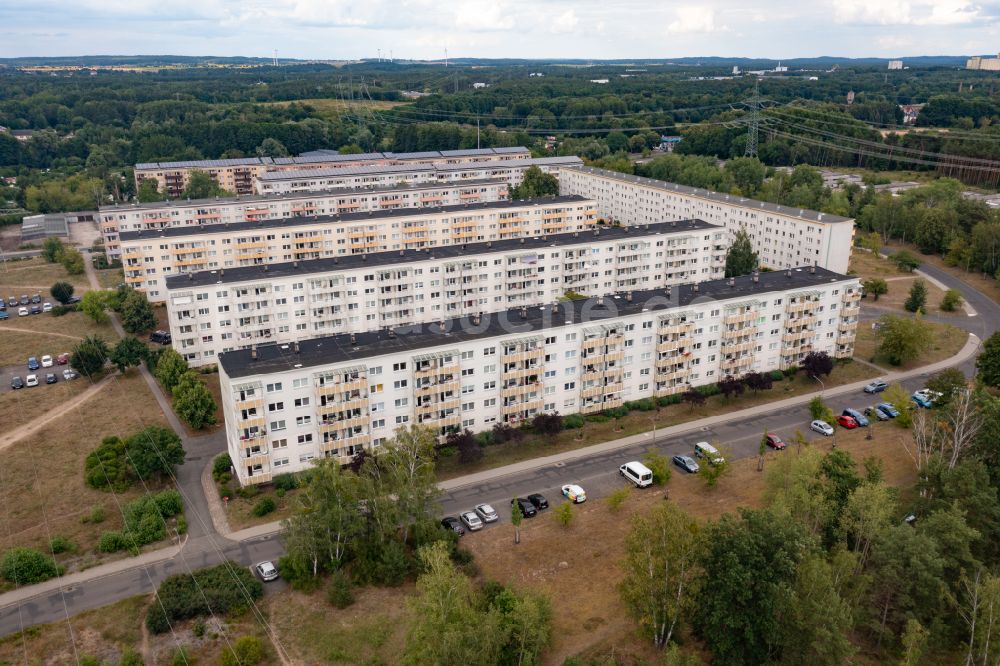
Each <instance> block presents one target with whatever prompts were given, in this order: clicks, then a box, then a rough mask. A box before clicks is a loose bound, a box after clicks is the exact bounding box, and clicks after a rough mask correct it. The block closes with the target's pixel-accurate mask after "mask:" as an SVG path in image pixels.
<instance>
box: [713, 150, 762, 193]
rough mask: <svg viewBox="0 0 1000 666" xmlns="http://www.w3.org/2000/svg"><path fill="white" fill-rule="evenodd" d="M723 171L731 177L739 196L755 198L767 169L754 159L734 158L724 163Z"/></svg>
mask: <svg viewBox="0 0 1000 666" xmlns="http://www.w3.org/2000/svg"><path fill="white" fill-rule="evenodd" d="M723 169H725V171H726V173H728V174H729V175H730V176H732V178H733V182H734V183H735V184H736V187H738V188H739V190H740V194H742V195H743V196H745V197H753V196H755V195H756V194H757V192H758V191H760V188H761V186H762V185H763V184H764V177H765V176H766V175H767V167H765V166H764V163H763V162H761V161H760V160H759V159H757V158H756V157H734V158H733V159H731V160H728V161H727V162H726V166H725V167H723Z"/></svg>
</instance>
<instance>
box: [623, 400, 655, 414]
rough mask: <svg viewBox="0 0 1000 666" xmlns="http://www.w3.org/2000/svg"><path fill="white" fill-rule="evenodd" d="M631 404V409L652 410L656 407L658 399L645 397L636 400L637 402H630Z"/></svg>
mask: <svg viewBox="0 0 1000 666" xmlns="http://www.w3.org/2000/svg"><path fill="white" fill-rule="evenodd" d="M628 404H629V405H631V406H630V407H629V409H630V410H637V411H640V412H651V411H653V410H654V409H656V401H655V400H653V399H652V398H643V399H642V400H636V401H635V402H630V403H628Z"/></svg>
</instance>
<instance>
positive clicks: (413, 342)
mask: <svg viewBox="0 0 1000 666" xmlns="http://www.w3.org/2000/svg"><path fill="white" fill-rule="evenodd" d="M857 279H858V278H857V277H851V276H847V275H842V274H840V273H834V272H833V271H829V270H827V269H825V268H818V267H817V268H814V269H810V268H793V269H791V270H789V271H774V272H765V273H760V275H759V281H758V282H754V281H753V277H752V276H750V275H744V276H742V277H738V278H735V279H734V280H733V285H732V286H730V284H729V280H728V279H721V280H710V281H707V282H700V283H694V284H684V285H676V286H674V287H673V288H672V289H669V290H667V289H655V290H649V291H636V292H631V294H632V295H631V299H629V298H628V297H627V296H626V295H625V294H616V295H614V296H605V297H603V298H597V297H595V298H587V299H581V300H576V301H563V302H560V303H559V304H558V306H557V307H555V306H553V305H543V306H536V307H529V308H524V309H521V308H514V309H511V310H503V311H500V312H492V313H484V314H483V315H482V316H481V319H480V322H479V324H478V325H477V324H475V322H474V321H473V319H472V317H471V316H466V317H458V318H455V319H447V320H445V321H444V322H442V323H443V327H442V325H441V323H429V324H414V325H412V326H403V327H398V328H395V329H392V334H390V331H388V330H380V331H371V332H367V333H356V334H355V335H354V342H353V343H352V341H351V335H350V334H343V335H332V336H327V337H322V338H312V339H307V340H301V341H299V343H298V345H299V351H298V353H296V352H295V351H294V345H277V344H274V345H266V346H259V347H257V348H256V354H257V358H256V359H253V358H252V357H251V355H252V353H253V352H252V351H251V350H250V349H239V350H235V351H230V352H224V353H222V354H219V363H220V364H221V366H222V368H223V369H224V370H225V372H226V374H227V375H229V376H230V377H232V378H240V377H249V376H252V375H259V374H270V373H274V372H284V371H288V370H293V369H297V368H312V367H317V366H326V365H330V364H334V363H350V362H359V361H363V360H364V359H367V358H373V357H377V356H383V355H385V354H392V353H398V352H411V351H415V350H419V349H428V348H434V347H447V346H451V345H456V344H459V343H462V342H469V341H472V340H479V339H487V338H517V337H519V336H524V335H528V334H530V333H532V332H535V331H543V330H547V329H554V328H559V327H562V326H567V325H570V324H578V323H593V324H594V325H599V324H601V323H602V322H610V321H613V320H615V319H617V318H619V317H622V316H626V315H634V314H639V313H641V312H646V311H649V312H668V311H670V310H680V309H681V308H686V307H689V306H691V305H693V304H696V303H700V302H704V301H719V302H724V301H741V300H751V299H754V298H756V297H759V296H763V295H764V294H768V293H773V292H784V291H788V290H792V289H809V288H821V287H826V286H829V285H830V284H832V283H836V282H843V281H847V280H857Z"/></svg>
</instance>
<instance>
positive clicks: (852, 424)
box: [837, 414, 858, 430]
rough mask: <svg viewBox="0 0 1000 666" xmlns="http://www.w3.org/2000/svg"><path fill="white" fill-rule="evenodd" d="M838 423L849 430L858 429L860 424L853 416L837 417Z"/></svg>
mask: <svg viewBox="0 0 1000 666" xmlns="http://www.w3.org/2000/svg"><path fill="white" fill-rule="evenodd" d="M837 423H839V424H840V425H841V426H842V427H844V428H846V429H848V430H854V429H855V428H857V427H858V422H857V421H855V420H854V417H853V416H845V415H843V414H841V415H840V416H838V417H837Z"/></svg>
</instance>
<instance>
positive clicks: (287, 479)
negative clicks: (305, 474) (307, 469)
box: [274, 474, 299, 491]
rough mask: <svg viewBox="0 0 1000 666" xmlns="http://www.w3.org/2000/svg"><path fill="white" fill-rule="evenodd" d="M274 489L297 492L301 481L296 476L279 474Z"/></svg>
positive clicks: (275, 478) (275, 479)
mask: <svg viewBox="0 0 1000 666" xmlns="http://www.w3.org/2000/svg"><path fill="white" fill-rule="evenodd" d="M274 487H275V488H277V489H278V490H285V491H288V490H295V489H296V488H298V487H299V479H298V477H297V476H295V475H294V474H279V475H278V476H276V477H274Z"/></svg>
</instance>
